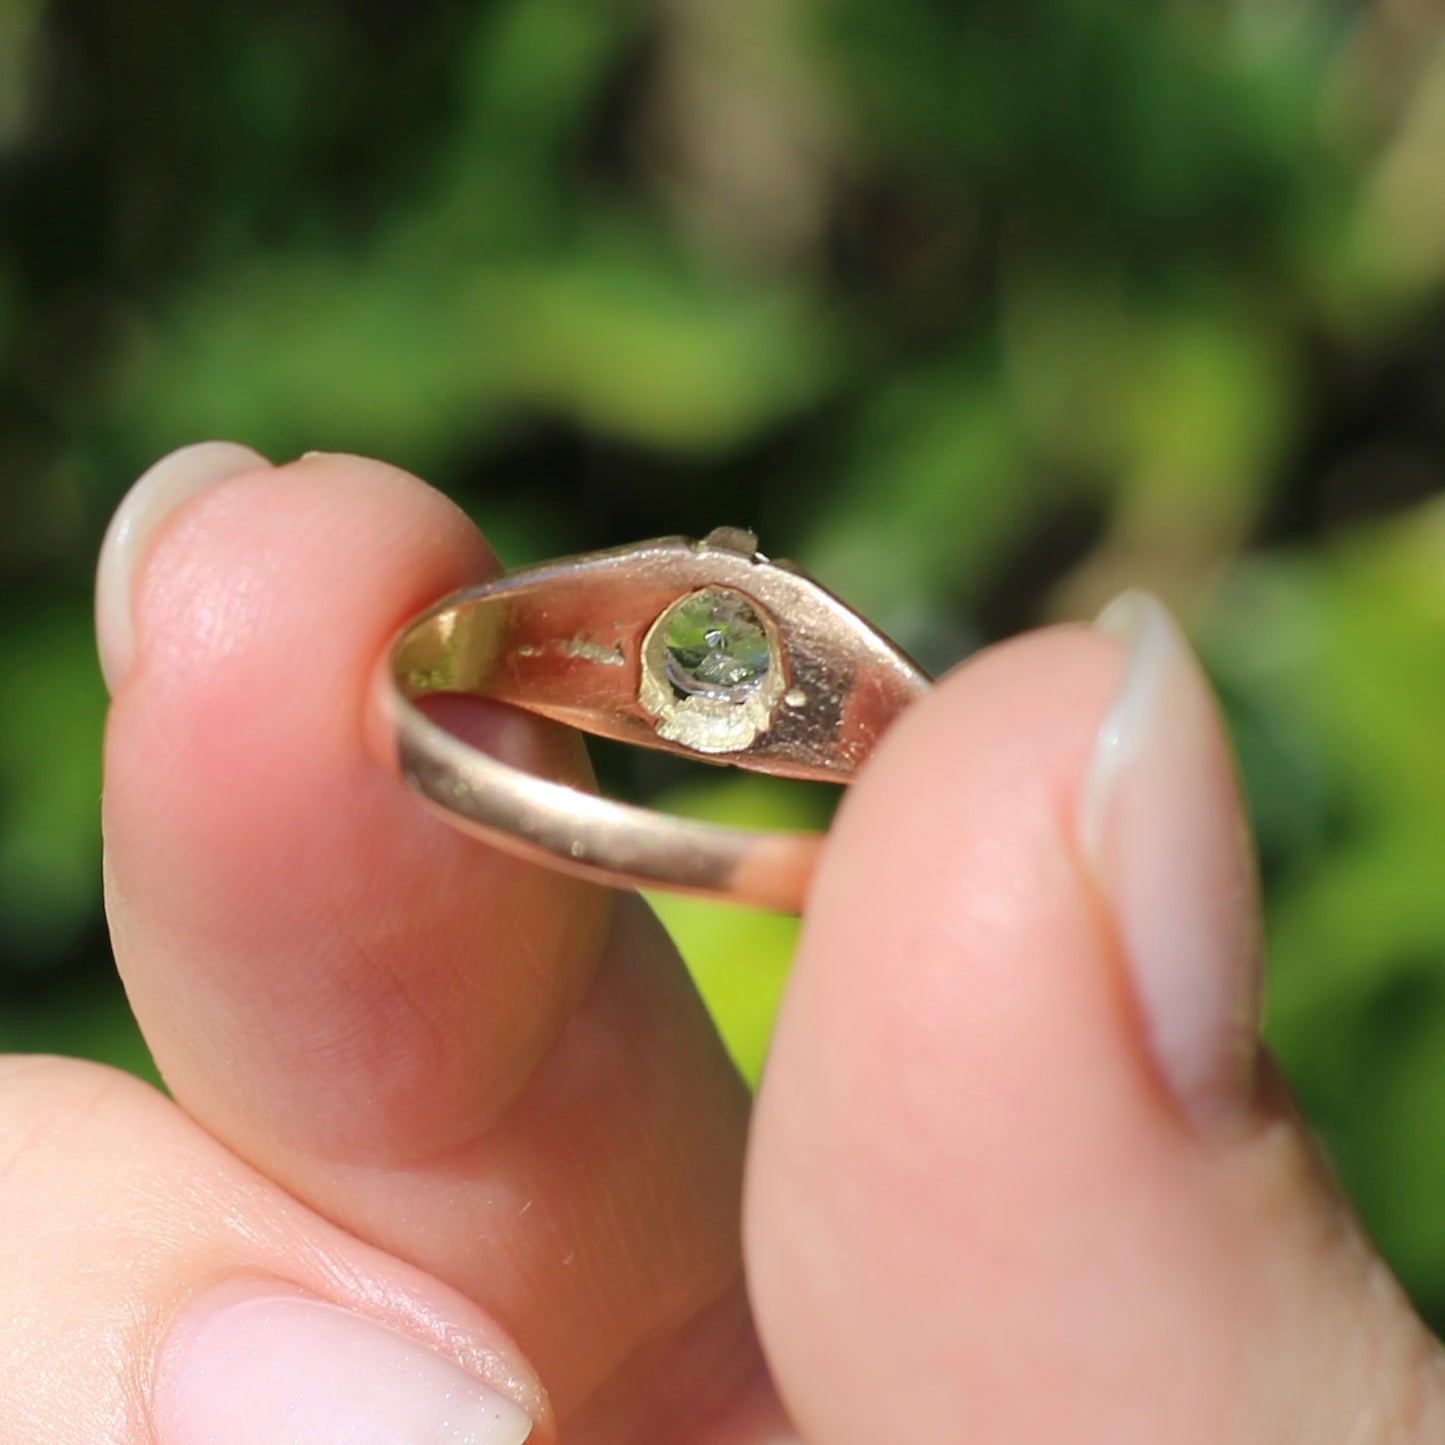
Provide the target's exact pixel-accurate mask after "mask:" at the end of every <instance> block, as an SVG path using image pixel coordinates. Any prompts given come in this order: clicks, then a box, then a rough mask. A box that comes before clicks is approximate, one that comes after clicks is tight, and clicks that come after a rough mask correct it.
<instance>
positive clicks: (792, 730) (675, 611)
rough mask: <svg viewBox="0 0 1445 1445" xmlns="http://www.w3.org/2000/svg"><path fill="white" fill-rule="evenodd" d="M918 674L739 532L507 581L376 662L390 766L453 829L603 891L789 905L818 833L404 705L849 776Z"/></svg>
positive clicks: (760, 767)
mask: <svg viewBox="0 0 1445 1445" xmlns="http://www.w3.org/2000/svg"><path fill="white" fill-rule="evenodd" d="M929 685H930V684H929V679H928V677H927V674H925V673H924V672H923V671H922V670H921V669H920V668H919V667H918V666H917V664H916V663H914V662H913V661H912V660H911V659H910V658H908V657H907V656H906V655H905V654H904V653H903V652H902V651H901V650H900V649H899V648H898V647H896V646H895V645H894V644H893V643H892V642H890V641H889V640H888V639H887V638H886V637H884V636H883V635H882V634H881V633H879V632H878V631H877V630H876V629H875V628H873V627H872V626H870V625H869V624H868V623H867V622H865V621H864V620H863V619H862V618H861V617H859V616H858V614H857V613H855V612H853V611H852V610H851V609H849V608H848V607H846V606H845V605H844V604H843V603H842V602H840V601H839V600H838V599H837V598H836V597H834V596H833V595H832V594H831V593H830V592H828V591H827V590H826V589H824V588H823V587H821V586H819V585H818V583H816V582H814V581H813V580H812V579H811V578H809V577H807V576H805V575H804V574H803V573H801V572H800V571H799V570H798V569H797V568H795V567H794V566H792V565H791V564H790V563H787V562H781V561H771V560H769V559H768V558H766V557H764V556H763V555H762V554H761V553H759V552H758V550H757V539H756V538H755V537H754V536H753V535H752V534H751V533H749V532H744V531H740V530H738V529H736V528H728V527H723V528H719V529H718V530H716V531H714V532H712V533H710V534H709V535H708V537H707V538H705V539H704V540H703V541H701V542H691V541H688V540H687V539H686V538H682V537H665V538H661V539H659V540H657V541H653V542H642V543H639V544H638V545H636V546H631V547H621V548H616V549H614V550H610V551H604V552H591V553H587V554H585V555H583V556H578V557H567V558H563V559H561V560H559V561H555V562H547V563H544V564H542V565H540V566H536V567H529V568H525V569H521V570H518V571H515V572H510V573H507V574H505V575H503V576H501V577H498V578H497V579H495V580H494V581H492V582H487V583H484V584H482V585H481V586H478V587H470V588H467V589H465V590H464V591H461V592H458V593H455V594H454V595H453V596H451V597H448V598H446V599H445V600H443V601H442V602H440V603H438V604H437V605H436V606H435V607H433V608H431V609H430V610H429V611H427V612H425V613H423V614H422V615H421V616H419V617H417V618H415V619H414V620H413V621H412V622H410V623H409V624H408V625H407V626H406V627H405V628H404V629H403V630H402V632H401V634H400V635H399V636H398V638H397V640H396V642H395V644H394V645H393V647H392V651H391V655H390V659H389V666H388V667H387V668H386V670H385V672H384V674H383V710H384V715H385V717H386V718H387V720H388V721H389V723H390V727H391V732H392V739H393V742H394V748H395V763H396V766H397V768H398V769H399V771H400V773H401V775H402V777H403V778H405V780H406V781H407V783H409V784H410V785H411V787H412V788H414V789H415V790H416V791H417V792H418V793H419V794H420V795H421V796H422V797H423V798H424V799H425V800H426V801H427V802H428V803H429V804H430V805H431V806H432V807H433V808H434V809H435V810H436V811H438V812H439V813H440V814H441V815H442V817H444V818H445V819H446V820H447V821H448V822H449V823H451V824H453V825H454V826H455V827H458V828H461V829H462V830H463V831H465V832H468V833H471V834H474V835H477V836H479V837H482V838H484V839H485V840H486V841H487V842H489V843H492V844H494V845H496V846H498V847H501V848H504V849H507V850H508V851H510V852H513V853H517V854H520V855H522V856H524V857H526V858H529V859H531V860H533V861H537V862H542V863H546V864H548V865H550V866H552V867H556V868H561V869H564V870H565V871H567V872H570V873H575V874H580V875H581V876H583V877H586V878H589V879H592V880H594V881H597V882H602V883H607V884H610V885H612V886H622V887H629V888H638V887H648V888H665V889H671V890H675V891H679V892H685V893H693V894H700V895H703V896H705V897H710V898H718V899H725V900H728V901H731V902H734V903H746V904H752V905H755V906H758V907H763V908H772V909H777V910H780V911H784V912H797V911H799V910H800V909H801V907H802V902H803V897H804V895H805V893H806V890H807V885H808V880H809V878H810V877H811V874H812V870H813V866H814V863H815V861H816V858H817V853H818V849H819V846H820V844H821V841H822V840H821V835H819V834H816V833H781V832H772V833H769V832H750V831H746V830H743V829H737V828H726V827H721V826H718V825H714V824H708V823H699V822H693V821H690V820H685V819H682V818H675V817H670V816H668V815H666V814H662V813H656V812H652V811H650V810H648V809H645V808H639V807H634V806H632V805H630V804H626V803H618V802H613V801H610V800H608V799H606V798H601V797H598V796H596V795H595V794H592V793H585V792H582V791H579V790H578V789H575V788H570V787H567V786H566V785H564V784H561V783H555V782H551V781H549V780H547V779H544V778H539V777H536V776H534V775H532V774H530V773H527V772H524V771H522V770H521V769H518V768H515V767H512V766H511V765H509V764H507V763H503V762H501V761H500V760H499V759H497V758H494V757H492V756H490V755H489V754H487V753H484V752H481V751H479V750H478V749H476V748H473V747H470V746H469V745H468V744H466V743H464V742H463V741H462V740H461V739H460V738H458V737H456V736H455V735H454V734H452V733H450V732H448V731H447V730H446V729H445V728H443V727H441V726H440V725H438V724H437V723H435V722H433V721H432V720H431V719H430V718H428V717H427V716H426V715H425V714H424V713H423V712H422V711H421V709H420V708H418V707H417V706H416V705H415V703H416V700H417V699H418V698H421V697H424V696H426V695H427V694H430V693H462V694H470V695H472V696H480V697H489V698H493V699H495V700H497V701H500V702H504V703H509V704H511V705H513V706H515V707H520V708H524V709H526V710H527V711H529V712H533V713H538V714H540V715H541V716H543V717H547V718H551V719H553V720H554V721H557V722H561V723H565V724H567V725H568V726H570V727H574V728H578V729H580V730H581V731H583V732H587V733H593V734H595V735H597V736H599V737H605V738H613V739H616V740H618V741H621V742H627V743H633V744H637V745H639V746H642V747H649V748H657V749H661V750H662V751H665V752H671V753H677V754H681V755H684V756H687V757H692V758H703V759H706V760H709V761H712V762H722V763H730V764H733V765H734V766H737V767H741V768H747V769H750V770H752V771H755V772H761V773H769V774H772V775H774V776H777V777H786V778H802V779H809V780H814V781H825V782H834V783H846V782H848V781H849V780H850V779H851V778H852V777H853V775H854V774H855V772H856V771H857V769H858V767H859V766H860V765H861V764H862V762H863V761H864V759H865V758H867V756H868V755H869V753H870V752H871V751H872V750H873V748H874V746H875V745H876V744H877V742H878V740H879V738H880V737H882V735H883V733H884V732H885V731H886V730H887V729H888V727H889V726H890V725H891V724H892V723H893V721H894V720H895V719H896V718H897V717H898V715H899V713H901V712H902V711H903V709H904V708H906V707H907V706H908V705H909V704H910V703H911V702H914V701H915V700H916V699H917V698H919V697H920V696H921V695H922V694H923V693H924V692H926V691H927V689H928V687H929Z"/></svg>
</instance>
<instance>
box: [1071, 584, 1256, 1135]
mask: <svg viewBox="0 0 1445 1445" xmlns="http://www.w3.org/2000/svg"><path fill="white" fill-rule="evenodd" d="M1094 625H1095V626H1096V627H1097V628H1098V629H1099V630H1100V631H1101V632H1105V633H1107V634H1109V635H1110V636H1111V637H1115V638H1117V639H1118V640H1119V642H1120V643H1121V644H1122V645H1123V647H1124V650H1125V664H1124V671H1123V675H1122V680H1121V683H1120V687H1119V691H1118V693H1117V695H1116V696H1115V699H1114V702H1113V704H1112V706H1111V707H1110V708H1109V711H1108V713H1107V714H1106V715H1105V718H1104V721H1103V723H1102V725H1101V727H1100V729H1099V735H1098V739H1097V741H1096V743H1095V745H1094V753H1093V757H1092V759H1091V760H1090V764H1089V768H1088V772H1087V774H1086V775H1085V779H1084V789H1083V794H1082V804H1081V815H1080V833H1081V838H1082V843H1083V848H1084V853H1085V857H1086V858H1087V860H1088V862H1089V866H1090V867H1091V869H1092V870H1093V872H1094V875H1095V878H1096V880H1097V882H1098V884H1099V887H1100V889H1101V892H1102V893H1103V896H1104V898H1105V900H1106V901H1107V903H1108V905H1109V908H1110V910H1111V912H1112V914H1113V918H1114V922H1115V927H1116V929H1117V931H1118V937H1119V941H1120V945H1121V947H1122V949H1123V952H1124V954H1125V957H1126V959H1127V961H1128V965H1129V969H1130V972H1131V974H1132V978H1133V984H1134V990H1135V994H1136V997H1137V999H1138V1005H1139V1012H1140V1016H1141V1018H1142V1020H1143V1025H1144V1029H1145V1033H1146V1035H1147V1038H1148V1042H1149V1045H1150V1048H1151V1050H1152V1053H1153V1056H1154V1058H1155V1060H1156V1062H1157V1064H1158V1067H1159V1070H1160V1073H1161V1074H1162V1075H1163V1077H1164V1080H1165V1082H1166V1083H1167V1084H1168V1086H1169V1088H1170V1090H1171V1091H1172V1093H1173V1094H1174V1096H1175V1098H1176V1099H1177V1100H1178V1101H1179V1103H1180V1104H1181V1106H1182V1107H1183V1109H1184V1111H1185V1112H1186V1114H1187V1115H1189V1116H1190V1117H1191V1118H1192V1119H1194V1120H1195V1122H1196V1123H1199V1124H1200V1125H1202V1126H1209V1125H1211V1124H1213V1123H1216V1122H1221V1121H1225V1120H1235V1119H1238V1118H1240V1117H1241V1116H1242V1115H1244V1114H1245V1113H1246V1112H1247V1110H1248V1107H1249V1101H1250V1096H1251V1093H1252V1089H1253V1082H1254V1074H1255V1065H1256V1060H1257V1057H1258V1052H1259V1046H1258V1031H1259V994H1260V979H1261V971H1262V944H1261V932H1260V921H1259V894H1258V884H1257V881H1256V876H1255V862H1254V850H1253V846H1252V844H1251V842H1250V833H1249V825H1248V822H1247V820H1246V817H1245V811H1244V806H1243V803H1242V801H1241V798H1240V792H1239V785H1238V781H1237V778H1236V775H1235V770H1234V761H1233V758H1232V756H1231V754H1230V749H1229V744H1228V742H1227V740H1226V738H1225V734H1224V728H1223V725H1222V722H1221V719H1220V714H1219V708H1218V705H1217V704H1216V702H1215V699H1214V695H1213V692H1212V691H1211V689H1210V686H1209V683H1208V681H1207V679H1206V678H1205V675H1204V669H1203V668H1202V667H1201V666H1200V663H1199V661H1198V659H1197V658H1196V657H1195V655H1194V653H1193V651H1192V649H1191V648H1190V646H1189V644H1188V642H1187V641H1186V640H1185V638H1184V634H1183V633H1182V632H1181V631H1180V629H1179V626H1178V624H1177V623H1176V622H1175V621H1174V619H1173V618H1172V617H1171V616H1170V615H1169V613H1168V611H1167V610H1166V609H1165V608H1164V606H1163V604H1162V603H1160V602H1158V601H1157V600H1156V599H1155V598H1153V597H1150V596H1148V595H1146V594H1144V593H1142V592H1127V593H1125V594H1124V595H1123V596H1122V597H1120V598H1119V599H1118V600H1117V601H1115V602H1112V603H1110V605H1109V606H1108V607H1106V608H1105V609H1104V611H1103V612H1102V613H1101V614H1100V616H1099V618H1098V620H1097V621H1096V622H1095V624H1094Z"/></svg>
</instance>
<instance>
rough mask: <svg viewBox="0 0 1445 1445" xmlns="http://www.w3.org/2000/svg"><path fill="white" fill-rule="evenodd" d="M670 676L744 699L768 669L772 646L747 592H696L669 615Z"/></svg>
mask: <svg viewBox="0 0 1445 1445" xmlns="http://www.w3.org/2000/svg"><path fill="white" fill-rule="evenodd" d="M666 642H667V680H668V681H669V682H670V683H671V684H672V685H673V687H674V688H676V689H677V691H678V692H680V693H684V694H688V695H691V696H700V697H713V698H720V699H722V700H724V701H726V702H741V701H742V700H743V699H744V698H746V697H747V696H748V695H749V694H750V693H751V692H753V691H754V690H755V689H756V688H757V686H758V684H759V683H760V682H762V680H763V678H764V677H765V676H766V675H767V672H768V669H769V668H770V667H771V666H772V661H773V649H772V644H771V643H770V642H769V641H768V634H767V633H766V632H765V631H764V630H763V624H762V623H761V621H759V619H758V614H757V613H756V612H754V611H753V609H752V607H751V606H750V605H749V604H748V601H747V599H746V598H744V597H741V596H739V595H738V594H737V593H736V592H728V591H725V590H724V589H723V588H720V587H711V588H708V589H707V590H706V591H705V592H694V593H693V595H692V596H691V597H685V598H684V599H683V600H682V601H681V602H679V603H678V604H677V605H676V606H675V607H674V608H673V610H672V615H671V616H670V617H669V618H668V619H667V636H666Z"/></svg>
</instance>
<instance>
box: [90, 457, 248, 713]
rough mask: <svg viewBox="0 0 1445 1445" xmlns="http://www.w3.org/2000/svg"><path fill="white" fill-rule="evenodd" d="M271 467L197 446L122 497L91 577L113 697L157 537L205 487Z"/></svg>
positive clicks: (130, 650) (165, 460)
mask: <svg viewBox="0 0 1445 1445" xmlns="http://www.w3.org/2000/svg"><path fill="white" fill-rule="evenodd" d="M270 465H271V463H270V462H269V461H267V460H266V458H265V457H263V456H262V455H261V454H260V452H256V451H252V449H251V448H250V447H246V446H241V445H239V444H238V443H236V442H222V441H215V442H195V443H193V444H192V445H190V446H185V447H181V448H179V449H178V450H176V451H173V452H170V453H169V454H168V455H166V456H164V457H162V458H161V459H160V461H158V462H155V463H154V464H153V465H152V466H150V467H149V468H148V469H147V470H146V471H145V472H143V473H142V474H141V476H140V478H139V479H138V480H137V481H136V482H135V483H134V484H133V485H132V486H131V488H130V490H129V491H128V492H127V493H126V494H125V496H124V498H122V500H121V503H120V506H118V507H117V508H116V510H115V514H114V516H112V517H111V520H110V525H109V526H108V527H107V528H106V532H105V538H104V540H103V541H102V542H101V547H100V556H99V559H98V561H97V564H96V577H95V635H96V648H97V651H98V653H99V656H100V669H101V673H102V675H103V676H104V678H105V684H106V687H107V688H108V689H109V690H110V691H111V692H112V693H114V692H115V690H116V688H117V687H119V686H120V684H121V682H122V681H123V680H124V678H125V674H126V673H127V671H128V670H129V668H130V664H131V659H132V657H133V656H134V653H135V624H134V620H133V618H132V610H131V609H132V592H133V590H134V584H135V577H136V573H137V571H138V569H139V567H140V565H141V562H142V561H143V559H144V557H145V553H146V550H147V548H148V547H149V546H150V543H151V541H152V539H153V538H154V537H155V535H156V533H157V532H158V531H159V530H160V529H161V527H162V526H164V524H165V523H166V521H167V520H168V519H169V518H170V517H171V516H172V515H173V514H174V513H175V512H176V510H177V509H178V508H179V507H180V506H181V505H182V504H183V503H184V502H185V501H187V500H188V499H189V498H191V497H193V496H195V495H196V494H197V493H199V492H202V491H204V490H205V489H206V488H207V487H210V486H214V485H215V484H216V483H218V482H223V481H226V480H227V479H229V478H231V477H235V476H240V475H242V474H243V473H245V472H249V471H257V470H261V469H265V468H269V467H270Z"/></svg>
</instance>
